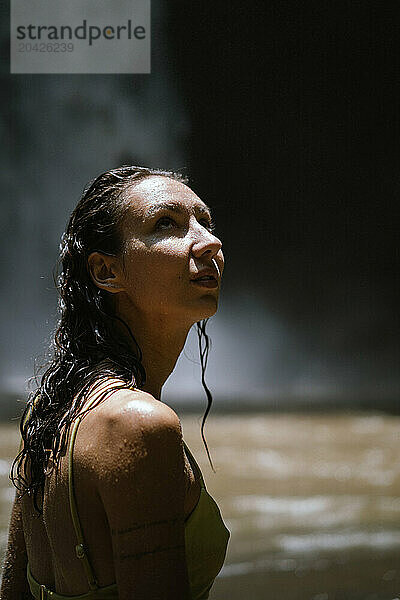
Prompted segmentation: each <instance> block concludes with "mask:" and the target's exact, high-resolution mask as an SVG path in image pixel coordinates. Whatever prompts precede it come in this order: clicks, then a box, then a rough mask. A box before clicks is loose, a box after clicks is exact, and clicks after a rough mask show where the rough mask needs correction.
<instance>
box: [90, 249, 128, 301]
mask: <svg viewBox="0 0 400 600" xmlns="http://www.w3.org/2000/svg"><path fill="white" fill-rule="evenodd" d="M88 266H89V273H90V276H91V278H92V281H93V283H94V284H95V285H96V286H97V287H98V288H100V289H102V290H106V291H107V292H111V294H116V293H117V292H122V291H123V290H124V287H123V285H122V283H123V282H122V278H121V276H120V273H121V269H120V266H119V262H118V259H117V258H116V257H115V256H108V255H107V254H102V253H101V252H92V253H91V254H90V255H89V257H88Z"/></svg>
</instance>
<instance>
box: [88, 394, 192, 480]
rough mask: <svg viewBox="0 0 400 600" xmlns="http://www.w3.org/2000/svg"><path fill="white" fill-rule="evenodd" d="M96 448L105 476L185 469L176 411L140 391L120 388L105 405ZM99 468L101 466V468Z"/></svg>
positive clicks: (179, 424)
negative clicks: (122, 472)
mask: <svg viewBox="0 0 400 600" xmlns="http://www.w3.org/2000/svg"><path fill="white" fill-rule="evenodd" d="M96 446H97V448H98V449H99V450H101V453H100V452H99V455H100V456H101V457H102V458H101V463H102V468H103V473H106V472H107V471H108V472H109V473H114V475H115V474H116V473H118V471H120V470H121V469H124V472H125V473H128V472H129V471H131V470H135V472H136V474H138V473H139V472H140V468H143V469H145V470H146V471H147V472H149V471H151V470H152V469H155V468H156V467H157V469H160V468H161V467H162V465H163V464H164V465H165V467H166V466H167V463H168V464H169V467H172V466H175V467H176V468H182V469H183V464H184V451H183V439H182V428H181V422H180V419H179V417H178V415H177V414H176V412H175V411H174V410H173V409H172V408H171V407H169V406H168V405H166V404H164V403H163V402H161V401H159V400H156V399H155V398H154V397H153V396H152V395H151V394H148V393H147V392H143V391H141V390H138V391H136V390H128V389H121V390H118V391H116V392H114V394H113V398H112V402H109V403H105V404H104V407H103V408H102V410H101V412H100V413H99V415H98V419H97V423H96ZM99 466H100V465H99Z"/></svg>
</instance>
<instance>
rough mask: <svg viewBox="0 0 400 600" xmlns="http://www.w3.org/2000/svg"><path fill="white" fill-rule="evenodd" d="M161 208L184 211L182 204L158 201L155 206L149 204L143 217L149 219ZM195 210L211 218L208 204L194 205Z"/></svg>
mask: <svg viewBox="0 0 400 600" xmlns="http://www.w3.org/2000/svg"><path fill="white" fill-rule="evenodd" d="M162 209H168V210H171V211H173V212H177V213H182V212H184V209H183V208H182V206H181V205H180V204H178V203H176V202H160V203H159V204H156V205H155V206H151V207H150V208H149V209H148V210H147V211H146V212H145V215H144V216H145V218H147V219H150V218H151V217H153V216H154V215H156V214H157V213H158V212H159V211H160V210H162ZM196 210H198V211H199V212H201V213H203V214H205V215H207V216H208V217H210V218H211V211H210V209H209V208H208V206H202V205H196Z"/></svg>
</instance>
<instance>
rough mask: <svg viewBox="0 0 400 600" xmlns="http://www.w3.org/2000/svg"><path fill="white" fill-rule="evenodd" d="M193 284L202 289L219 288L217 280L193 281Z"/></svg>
mask: <svg viewBox="0 0 400 600" xmlns="http://www.w3.org/2000/svg"><path fill="white" fill-rule="evenodd" d="M191 283H194V284H196V285H200V286H201V287H206V288H216V287H218V281H217V280H216V279H192V280H191Z"/></svg>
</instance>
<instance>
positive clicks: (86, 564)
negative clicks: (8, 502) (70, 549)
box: [68, 397, 99, 590]
mask: <svg viewBox="0 0 400 600" xmlns="http://www.w3.org/2000/svg"><path fill="white" fill-rule="evenodd" d="M95 399H96V397H94V399H93V401H94V400H95ZM92 404H93V402H90V403H89V405H88V407H87V408H90V407H91V405H92ZM81 420H82V416H81V415H80V416H79V417H77V419H76V420H75V423H74V426H73V428H72V432H71V439H70V442H69V449H68V491H69V506H70V509H71V517H72V523H73V525H74V529H75V533H76V539H77V542H78V543H77V544H76V546H75V552H76V556H77V558H79V559H80V560H81V561H82V566H83V568H84V570H85V573H86V577H87V580H88V583H89V587H90V589H91V590H96V589H98V587H99V585H98V583H97V579H96V576H95V574H94V571H93V568H92V565H91V564H90V561H89V556H88V549H87V546H86V544H85V538H84V536H83V531H82V525H81V522H80V520H79V515H78V509H77V506H76V498H75V491H74V467H73V452H74V443H75V438H76V433H77V431H78V427H79V424H80V422H81Z"/></svg>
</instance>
